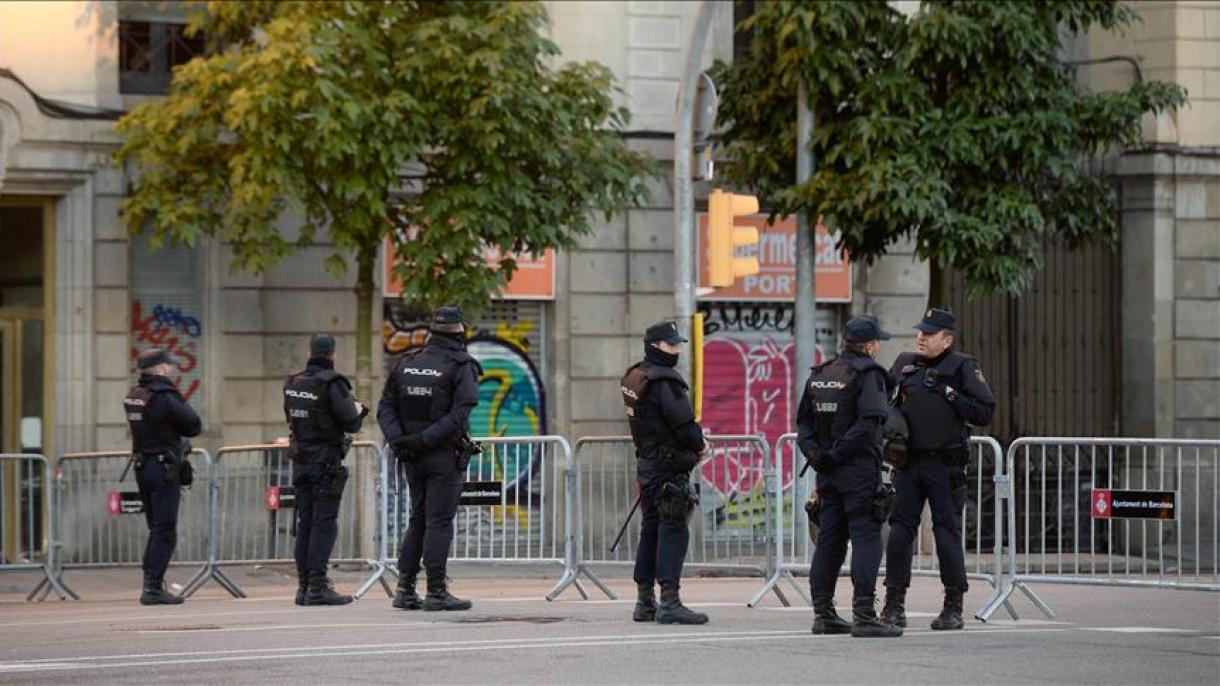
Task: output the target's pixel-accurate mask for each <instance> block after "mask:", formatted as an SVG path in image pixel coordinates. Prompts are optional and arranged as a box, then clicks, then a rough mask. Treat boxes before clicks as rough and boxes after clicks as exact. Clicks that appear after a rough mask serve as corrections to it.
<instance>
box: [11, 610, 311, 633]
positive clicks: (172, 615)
mask: <svg viewBox="0 0 1220 686" xmlns="http://www.w3.org/2000/svg"><path fill="white" fill-rule="evenodd" d="M312 609H313V610H315V611H324V610H321V608H312ZM308 611H309V608H299V607H296V606H295V605H294V606H293V607H291V608H285V609H283V610H254V611H248V610H247V611H244V612H183V613H178V612H174V611H172V610H170V611H167V612H165V613H164V614H157V615H136V616H134V617H126V616H123V615H111V616H109V617H80V618H77V619H50V620H45V621H38V622H5V623H4V626H5V628H8V627H18V626H53V625H56V624H86V623H89V624H96V623H99V622H111V623H118V622H143V621H154V620H156V621H162V622H164V621H167V620H174V619H182V618H185V617H248V616H250V615H278V614H292V613H296V612H308Z"/></svg>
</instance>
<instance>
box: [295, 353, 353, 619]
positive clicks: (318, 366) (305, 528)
mask: <svg viewBox="0 0 1220 686" xmlns="http://www.w3.org/2000/svg"><path fill="white" fill-rule="evenodd" d="M366 414H368V408H366V407H364V406H363V405H361V404H360V403H358V402H356V399H355V398H354V397H353V396H352V386H351V383H350V382H348V380H347V379H346V378H345V377H343V376H342V375H341V374H339V373H338V372H336V371H335V339H334V337H333V336H331V335H330V334H328V333H319V334H315V335H314V336H313V338H311V339H310V341H309V361H308V362H307V363H306V365H305V369H304V371H301V372H298V373H296V374H293V375H292V376H290V377H288V379H287V380H286V381H285V382H284V416H285V418H287V420H288V428H289V431H290V432H291V436H290V439H289V446H288V456H289V459H291V460H292V463H293V465H292V485H293V487H294V488H295V490H296V515H297V540H296V548H295V550H294V556H295V558H296V563H297V580H298V585H297V595H296V604H297V605H346V604H347V603H350V602H352V597H351V596H349V595H341V594H339V593H335V590H334V586H333V585H332V584H331V581H330V579H329V578H328V577H327V575H326V571H327V568H328V566H329V561H330V553H331V549H332V548H334V546H335V539H336V538H337V537H338V535H339V523H338V520H339V501H340V500H341V499H342V497H343V487H344V485H345V484H346V483H347V468H346V467H344V466H343V464H342V462H343V458H344V457H345V456H346V453H347V448H348V446H349V445H350V441H351V439H350V437H349V436H348V434H353V433H356V432H357V431H359V430H360V425H361V423H362V422H363V420H364V416H365V415H366Z"/></svg>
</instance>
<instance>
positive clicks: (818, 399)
mask: <svg viewBox="0 0 1220 686" xmlns="http://www.w3.org/2000/svg"><path fill="white" fill-rule="evenodd" d="M864 369H867V366H865V367H863V368H861V367H860V366H859V365H858V364H855V363H853V361H850V360H848V359H847V358H846V357H844V356H843V355H840V356H838V357H836V358H834V359H833V360H830V361H829V362H823V363H822V364H819V365H816V366H814V367H813V368H812V370H811V371H810V373H809V382H808V385H807V386H806V391H807V392H808V394H809V400H810V403H811V405H812V409H813V422H814V427H815V430H814V443H815V444H816V445H817V448H818V450H819V451H828V450H830V449H831V448H832V447H834V443H835V441H837V440H839V439H840V438H842V437H843V436H844V435H845V434H846V433H847V430H848V429H850V428H851V425H852V424H853V423H854V422H855V421H856V396H857V395H858V392H857V388H856V377H858V376H859V375H860V372H861V371H863V370H864Z"/></svg>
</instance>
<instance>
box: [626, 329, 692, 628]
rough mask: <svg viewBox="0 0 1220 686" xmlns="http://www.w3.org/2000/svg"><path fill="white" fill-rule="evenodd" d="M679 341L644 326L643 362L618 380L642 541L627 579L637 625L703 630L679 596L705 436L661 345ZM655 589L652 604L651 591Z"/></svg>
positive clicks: (673, 358)
mask: <svg viewBox="0 0 1220 686" xmlns="http://www.w3.org/2000/svg"><path fill="white" fill-rule="evenodd" d="M662 341H664V342H667V343H671V344H673V345H679V344H681V343H685V342H686V339H685V338H683V337H682V335H681V334H680V333H678V327H677V325H675V324H674V323H673V322H661V323H658V324H654V325H653V326H650V327H648V330H647V331H646V332H645V334H644V360H643V361H641V362H639V363H637V364H635V365H632V366H631V367H630V368H629V369H628V370H627V373H626V374H624V375H623V379H622V382H621V384H620V386H621V392H622V396H623V407H624V410H625V411H626V412H627V421H628V424H629V425H630V427H631V437H632V441H633V442H634V443H635V451H636V482H637V484H638V486H639V490H640V494H639V498H640V513H641V516H642V519H641V524H640V541H639V547H638V548H637V554H636V560H635V572H634V574H633V577H634V579H635V583H636V589H637V592H638V597H637V600H636V606H635V610H634V614H633V619H635V621H637V622H646V621H653V620H655V621H657V622H658V623H661V624H705V623H706V622H707V621H708V617H707V615H705V614H703V613H700V612H693V611H691V610H690V609H689V608H687V607H686V606H685V605H683V604H682V600H681V596H680V588H681V580H682V564H683V562H684V561H685V560H686V550H687V547H688V546H689V545H690V529H689V528H688V527H687V522H688V520H689V518H690V513H691V510H692V509H693V508H694V506H695V504H696V502H697V501H696V500H695V498H694V490H693V489H692V488H691V485H690V472H691V470H692V469H694V468H695V466H697V465H698V464H699V455H700V453H701V452H702V451H703V450H704V447H705V443H704V440H703V430H702V429H701V428H700V427H699V424H698V423H697V422H695V410H694V407H693V406H692V405H691V401H690V396H689V395H687V385H686V381H685V380H684V379H683V378H682V375H681V374H679V373H678V371H677V370H676V369H675V368H674V367H675V366H676V365H677V363H678V355H677V354H673V353H667V352H665V351H664V350H662V349H661V348H659V347H657V345H656V344H657V343H659V342H662ZM658 583H659V584H660V586H661V602H660V604H659V605H658V604H657V602H656V596H655V589H654V587H655V585H656V584H658Z"/></svg>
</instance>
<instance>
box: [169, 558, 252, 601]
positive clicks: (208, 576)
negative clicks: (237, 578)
mask: <svg viewBox="0 0 1220 686" xmlns="http://www.w3.org/2000/svg"><path fill="white" fill-rule="evenodd" d="M209 580H213V581H215V582H216V585H217V586H220V587H221V588H223V589H224V590H226V591H228V592H229V595H231V596H233V597H234V598H245V597H246V593H245V591H242V590H241V587H240V586H238V585H237V584H235V583H233V580H232V579H230V578H229V575H228V574H225V573H224V572H223V571H221V569H220V567H217V566H216V565H214V564H212V563H210V562H209V563H207V564H205V565H204V566H203V568H202V569H200V570H199V571H198V572H197V573H196V574H195V576H194V577H193V578H192V579H191V580H190V582H188V583H187V585H186V588H184V589H182V597H183V598H189V597H191V596H192V595H194V593H195V591H198V590H199V589H200V588H201V587H202V586H203V585H204V584H206V583H207V582H208V581H209Z"/></svg>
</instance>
